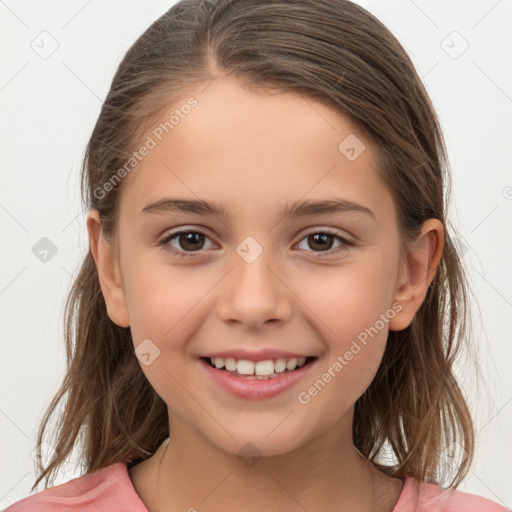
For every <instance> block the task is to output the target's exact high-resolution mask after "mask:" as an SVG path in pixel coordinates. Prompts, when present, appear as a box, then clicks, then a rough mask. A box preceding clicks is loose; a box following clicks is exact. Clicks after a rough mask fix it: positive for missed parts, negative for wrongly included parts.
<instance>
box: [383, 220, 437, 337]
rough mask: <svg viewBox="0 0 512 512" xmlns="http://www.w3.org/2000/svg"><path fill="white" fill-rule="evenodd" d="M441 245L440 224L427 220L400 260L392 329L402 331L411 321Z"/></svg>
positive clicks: (428, 280)
mask: <svg viewBox="0 0 512 512" xmlns="http://www.w3.org/2000/svg"><path fill="white" fill-rule="evenodd" d="M443 245H444V229H443V225H442V224H441V222H440V221H439V220H438V219H428V220H427V221H425V222H424V224H423V227H422V229H421V233H420V234H419V235H418V237H417V239H416V240H415V242H414V243H413V244H412V246H411V247H409V250H408V254H407V255H406V256H404V257H403V258H402V261H401V262H400V270H399V276H398V280H397V289H396V293H395V297H394V303H399V304H401V306H402V309H401V310H400V311H399V312H398V313H397V314H396V315H395V316H394V318H392V319H391V320H390V321H389V329H390V330H391V331H401V330H403V329H405V328H406V327H408V326H409V324H410V323H411V322H412V319H413V318H414V315H415V314H416V312H417V311H418V309H419V308H420V306H421V304H422V303H423V300H424V299H425V296H426V294H427V292H428V288H429V286H430V283H431V282H432V279H434V276H435V274H436V270H437V267H438V265H439V262H440V261H441V255H442V253H443Z"/></svg>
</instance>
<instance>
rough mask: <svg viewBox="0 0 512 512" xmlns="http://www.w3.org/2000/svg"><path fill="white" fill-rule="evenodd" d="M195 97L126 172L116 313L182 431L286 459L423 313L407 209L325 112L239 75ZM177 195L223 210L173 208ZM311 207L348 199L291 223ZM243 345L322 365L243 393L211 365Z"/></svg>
mask: <svg viewBox="0 0 512 512" xmlns="http://www.w3.org/2000/svg"><path fill="white" fill-rule="evenodd" d="M191 96H193V97H194V98H196V100H197V105H196V106H195V107H194V108H192V109H187V112H188V111H189V110H190V112H189V113H188V114H187V115H184V116H182V117H180V120H179V123H178V124H176V125H175V126H174V128H173V129H172V131H170V132H169V133H168V134H165V132H164V136H162V140H158V138H157V137H156V136H154V135H152V138H153V139H154V140H155V141H156V145H155V147H153V148H152V149H151V151H150V152H149V153H148V155H147V156H145V157H144V158H143V159H142V161H141V162H140V163H139V164H138V165H137V167H136V168H135V169H134V170H133V171H132V173H131V174H130V175H129V176H128V177H126V178H124V179H125V181H124V182H123V184H122V186H123V190H122V196H121V203H120V220H119V254H118V259H114V260H111V261H113V264H112V269H113V270H112V271H111V272H110V273H109V272H107V270H106V268H107V263H105V266H103V267H102V266H100V273H101V275H102V289H103V292H104V295H105V298H106V302H107V307H108V312H109V315H110V317H111V318H112V319H113V320H114V321H116V323H118V324H120V325H125V326H127V325H129V326H130V328H131V332H132V336H133V343H134V348H137V347H138V346H139V345H140V344H141V343H145V344H146V345H141V347H142V346H143V347H145V349H144V352H146V353H148V354H149V355H146V356H145V358H146V361H147V362H148V363H149V364H147V365H146V364H141V368H142V370H143V372H144V373H145V375H146V376H147V378H148V380H149V382H150V383H151V385H152V386H153V388H154V389H155V390H156V392H157V393H158V394H159V395H160V396H161V397H162V399H163V400H164V401H165V402H166V404H167V406H168V410H169V417H170V429H172V428H173V422H175V423H176V425H178V424H180V425H187V426H188V427H190V428H191V429H192V430H193V431H195V432H197V433H198V435H200V436H201V437H202V438H204V439H205V440H207V441H208V442H209V443H211V445H212V446H215V447H218V448H220V449H222V450H224V451H228V452H231V453H233V454H234V453H237V452H238V451H239V450H240V448H241V447H242V446H243V445H245V443H247V442H250V443H252V444H254V445H255V446H256V447H257V448H258V450H259V451H260V452H261V453H264V454H280V453H285V452H288V451H290V450H293V449H295V448H298V447H300V446H301V445H303V444H304V443H306V442H307V441H308V440H311V439H313V438H316V437H317V436H319V435H320V434H322V433H324V432H326V431H327V430H328V429H331V428H335V426H336V425H337V424H341V423H343V422H345V424H347V425H348V424H349V423H350V421H351V420H349V419H350V418H351V417H352V413H353V404H354V403H355V401H356V400H357V398H358V397H359V396H360V395H361V394H362V393H363V392H364V391H365V389H366V388H367V387H368V386H369V384H370V382H371V381H372V379H373V377H374V375H375V373H376V371H377V368H378V366H379V363H380V361H381V359H382V355H383V352H384V349H385V345H386V339H387V335H388V330H389V329H390V327H391V328H393V327H394V326H398V325H399V324H400V322H404V321H405V323H407V322H408V321H409V320H410V318H412V317H411V314H413V313H412V312H411V310H409V313H408V314H409V317H407V315H406V314H405V309H403V310H402V311H401V312H400V307H401V306H398V305H397V299H399V298H400V293H402V295H404V294H405V291H404V290H405V288H404V287H405V286H406V283H407V282H409V283H410V279H408V277H407V274H406V273H404V271H405V272H406V269H405V270H404V269H402V266H401V264H400V239H399V232H398V225H397V215H396V209H395V206H394V204H393V200H392V197H391V194H390V192H389V191H388V189H387V187H386V186H385V184H384V182H383V181H382V180H381V178H380V177H379V175H378V174H377V172H376V168H377V166H378V161H377V158H376V152H375V147H373V146H372V144H371V142H370V140H368V139H367V138H366V137H365V136H364V134H362V133H361V131H360V130H358V128H357V127H356V126H354V125H353V124H352V123H350V122H349V121H348V120H347V119H346V118H344V117H342V116H340V114H339V113H337V112H335V111H333V110H331V109H329V108H328V107H327V106H324V105H322V104H320V103H318V102H315V101H313V100H311V99H306V98H304V97H302V96H300V95H297V94H293V93H277V94H275V93H272V94H270V93H265V94H263V93H261V92H255V91H254V90H251V89H248V88H246V87H244V86H243V85H242V84H241V83H240V82H239V81H237V80H235V79H230V78H224V79H220V78H219V79H217V80H215V81H214V82H213V83H211V84H210V85H209V86H208V87H207V88H206V89H205V90H204V91H201V90H200V89H198V90H197V91H195V92H193V93H191ZM176 108H179V106H176V105H173V106H172V108H170V109H169V112H165V113H163V114H162V120H166V119H169V117H170V116H171V114H172V112H173V111H174V110H175V109H176ZM148 134H151V132H148ZM347 137H348V139H347ZM344 141H345V142H344ZM340 144H341V146H340ZM363 144H364V146H363ZM350 148H353V151H352V150H351V149H350ZM169 198H172V199H182V200H191V201H196V200H201V201H204V202H208V203H215V204H216V205H218V206H219V207H223V209H224V214H223V215H220V212H219V213H218V214H203V213H201V212H199V211H197V210H196V211H181V210H179V209H176V208H165V207H163V206H162V204H165V203H162V201H164V200H165V199H169ZM304 201H307V202H311V203H313V202H324V201H340V202H341V201H343V202H345V203H346V204H345V208H340V209H338V210H332V209H331V210H326V209H324V211H319V209H318V208H317V211H313V210H309V211H306V212H304V211H302V212H301V211H298V212H296V213H297V214H296V215H284V216H283V212H284V210H285V209H286V208H287V207H291V206H292V205H294V204H295V203H301V202H304ZM158 202H160V207H159V208H157V207H155V206H154V204H155V203H158ZM151 205H153V206H151ZM347 205H348V206H347ZM91 222H92V221H91ZM180 233H181V234H180ZM101 250H102V251H103V254H104V255H106V254H108V252H107V251H108V250H109V249H108V248H106V246H104V248H103V249H101ZM95 254H96V253H95ZM100 258H101V256H100ZM104 261H105V262H107V261H108V258H107V257H106V256H105V259H104ZM97 262H98V260H97ZM426 286H428V283H426ZM402 298H404V297H402ZM417 300H419V302H421V297H420V299H417ZM404 302H405V301H404ZM413 306H414V305H413ZM412 309H415V308H414V307H412ZM404 315H406V316H405V317H404ZM239 349H242V350H247V351H249V352H257V351H259V350H263V349H275V350H281V351H286V352H290V353H294V354H300V355H304V356H314V357H315V360H314V361H313V363H311V366H310V368H309V369H308V370H307V372H305V373H304V376H303V377H301V378H300V379H299V380H298V381H297V382H296V383H295V384H293V385H292V386H291V387H290V388H288V389H286V390H285V391H284V392H281V393H279V394H277V395H275V396H272V397H268V398H264V399H247V398H241V397H239V396H235V395H233V394H232V393H230V392H228V391H226V390H224V389H223V388H221V387H220V386H219V385H218V384H216V382H215V381H214V380H212V379H211V378H210V376H209V373H208V372H206V371H205V369H204V366H203V365H204V362H203V361H202V360H201V357H202V356H205V355H207V354H211V353H214V352H230V351H233V350H239ZM329 375H330V377H329ZM319 380H320V381H321V384H320V385H319V384H318V381H319ZM315 383H317V385H316V388H315ZM315 389H316V391H315ZM270 432H271V435H269V433H270Z"/></svg>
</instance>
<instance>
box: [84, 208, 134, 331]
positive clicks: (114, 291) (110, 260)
mask: <svg viewBox="0 0 512 512" xmlns="http://www.w3.org/2000/svg"><path fill="white" fill-rule="evenodd" d="M87 231H88V233H89V245H90V248H91V253H92V255H93V258H94V261H95V262H96V268H97V270H98V277H99V281H100V286H101V291H102V293H103V297H104V298H105V303H106V305H107V313H108V316H109V317H110V319H111V320H112V321H113V322H114V323H115V324H117V325H119V326H120V327H129V326H130V320H129V316H128V307H127V303H126V296H125V291H124V286H123V281H122V278H121V272H120V269H119V261H118V255H117V251H116V247H115V244H113V243H110V242H108V241H107V240H106V239H105V238H104V236H103V230H102V228H101V221H100V218H99V212H98V210H96V209H93V210H90V211H89V213H88V214H87Z"/></svg>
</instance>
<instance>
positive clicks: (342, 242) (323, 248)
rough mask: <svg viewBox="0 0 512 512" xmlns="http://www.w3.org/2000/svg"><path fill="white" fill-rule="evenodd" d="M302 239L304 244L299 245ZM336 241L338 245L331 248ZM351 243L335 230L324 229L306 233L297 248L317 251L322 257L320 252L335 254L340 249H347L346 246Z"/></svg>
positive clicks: (301, 242)
mask: <svg viewBox="0 0 512 512" xmlns="http://www.w3.org/2000/svg"><path fill="white" fill-rule="evenodd" d="M304 241H305V244H304V245H305V246H304V245H303V246H302V247H300V245H301V244H303V242H304ZM336 241H338V243H339V245H338V246H337V247H335V248H334V249H332V248H333V246H334V244H335V242H336ZM352 245H354V243H353V242H351V241H349V240H346V239H345V238H343V237H341V236H340V235H339V234H338V233H337V232H334V233H333V232H331V231H329V230H324V231H314V232H311V233H308V234H307V235H306V236H305V237H304V238H303V239H302V240H301V241H300V242H299V244H298V247H299V249H302V250H305V251H307V252H313V253H319V254H318V257H322V256H323V254H321V253H327V254H328V255H333V254H337V253H339V252H341V251H346V250H348V248H349V247H350V246H352Z"/></svg>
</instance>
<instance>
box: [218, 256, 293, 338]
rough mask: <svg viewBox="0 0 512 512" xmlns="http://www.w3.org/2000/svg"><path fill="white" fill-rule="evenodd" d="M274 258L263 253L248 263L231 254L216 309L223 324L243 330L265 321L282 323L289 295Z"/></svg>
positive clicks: (289, 308) (286, 316)
mask: <svg viewBox="0 0 512 512" xmlns="http://www.w3.org/2000/svg"><path fill="white" fill-rule="evenodd" d="M283 278H284V276H283V275H282V272H280V271H279V266H278V265H276V264H275V259H274V260H272V261H271V259H270V258H268V257H267V256H266V252H265V251H263V253H262V254H261V255H260V256H259V257H258V258H256V259H255V260H254V261H252V262H247V261H245V260H244V259H243V258H241V257H239V256H238V254H235V256H234V258H233V268H232V270H231V272H229V274H228V275H227V276H226V279H225V280H224V283H223V286H222V289H221V290H220V294H219V296H220V298H219V302H218V311H219V316H220V318H221V320H223V321H224V322H226V323H239V324H242V325H244V326H245V327H246V328H247V329H251V330H252V329H258V328H260V327H261V326H262V325H264V324H266V323H282V322H285V321H286V320H288V319H289V318H290V316H291V311H292V305H291V300H290V298H291V296H292V295H293V293H292V292H291V291H290V289H289V288H288V286H287V285H286V280H285V279H283Z"/></svg>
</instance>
